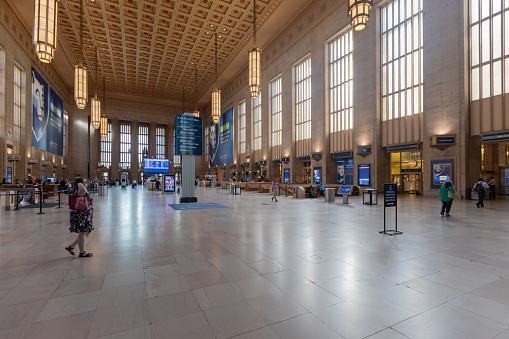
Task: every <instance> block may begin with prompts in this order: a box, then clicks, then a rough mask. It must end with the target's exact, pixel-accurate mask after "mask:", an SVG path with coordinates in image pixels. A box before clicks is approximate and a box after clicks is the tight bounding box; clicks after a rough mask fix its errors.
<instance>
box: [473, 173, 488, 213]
mask: <svg viewBox="0 0 509 339" xmlns="http://www.w3.org/2000/svg"><path fill="white" fill-rule="evenodd" d="M489 188H490V186H489V185H488V184H487V183H486V182H485V181H484V180H482V178H479V181H478V182H477V183H476V184H475V185H474V190H475V191H476V193H477V196H478V198H479V200H478V201H477V204H476V206H477V208H481V207H484V199H485V198H486V190H487V189H489Z"/></svg>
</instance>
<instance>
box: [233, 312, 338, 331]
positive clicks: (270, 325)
mask: <svg viewBox="0 0 509 339" xmlns="http://www.w3.org/2000/svg"><path fill="white" fill-rule="evenodd" d="M249 307H251V305H249ZM251 308H252V307H251ZM253 310H254V311H255V313H256V314H257V315H258V316H259V317H261V315H260V314H259V313H258V311H256V310H255V309H253ZM306 314H311V315H313V314H312V313H311V312H309V311H308V312H307V313H303V314H299V315H296V316H293V317H290V318H288V319H284V320H280V321H276V322H273V323H270V324H268V323H267V322H266V321H265V320H264V319H263V318H262V320H263V321H264V322H265V326H262V327H259V328H256V329H253V330H250V331H247V332H244V333H240V334H237V335H235V336H233V337H228V338H227V339H234V338H236V337H239V336H241V335H244V334H246V333H251V332H254V331H258V330H259V329H261V328H264V327H272V326H273V325H276V324H280V323H282V322H285V321H288V320H292V319H295V318H298V317H300V316H303V315H306ZM315 317H316V316H315ZM276 335H277V333H276ZM340 336H341V335H340ZM278 337H279V335H278Z"/></svg>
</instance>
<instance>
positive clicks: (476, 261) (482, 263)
mask: <svg viewBox="0 0 509 339" xmlns="http://www.w3.org/2000/svg"><path fill="white" fill-rule="evenodd" d="M502 252H506V251H501V252H499V253H502ZM492 255H494V254H490V255H487V256H485V257H483V258H478V259H474V260H471V261H470V262H475V263H477V264H481V265H487V266H490V267H494V268H496V269H504V268H503V267H498V266H495V265H492V264H488V263H484V262H480V261H478V260H481V259H486V258H488V257H491V256H492ZM504 257H507V258H508V259H509V255H504ZM508 261H509V260H508ZM508 275H509V273H508ZM499 277H500V276H499ZM500 278H505V277H500Z"/></svg>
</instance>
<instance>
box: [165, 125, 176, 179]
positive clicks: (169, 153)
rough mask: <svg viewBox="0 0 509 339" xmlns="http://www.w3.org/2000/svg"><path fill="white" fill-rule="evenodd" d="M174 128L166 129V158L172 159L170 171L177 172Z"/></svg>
mask: <svg viewBox="0 0 509 339" xmlns="http://www.w3.org/2000/svg"><path fill="white" fill-rule="evenodd" d="M173 131H174V126H168V127H166V132H165V140H166V157H167V158H168V159H170V169H171V171H172V172H173V173H174V172H175V164H174V163H173V133H174V132H173Z"/></svg>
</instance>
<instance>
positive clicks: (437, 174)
mask: <svg viewBox="0 0 509 339" xmlns="http://www.w3.org/2000/svg"><path fill="white" fill-rule="evenodd" d="M451 167H452V166H451V164H436V165H433V183H434V184H435V185H442V184H443V183H444V182H446V181H448V180H451Z"/></svg>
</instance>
